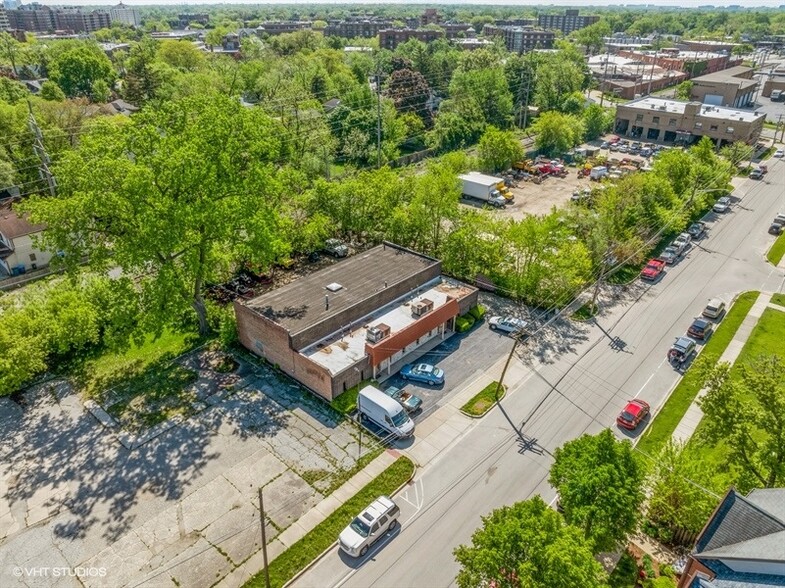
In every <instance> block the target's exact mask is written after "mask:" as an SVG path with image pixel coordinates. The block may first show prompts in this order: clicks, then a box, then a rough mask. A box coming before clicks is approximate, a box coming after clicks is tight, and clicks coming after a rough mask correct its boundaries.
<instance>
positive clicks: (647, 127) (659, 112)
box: [614, 97, 766, 145]
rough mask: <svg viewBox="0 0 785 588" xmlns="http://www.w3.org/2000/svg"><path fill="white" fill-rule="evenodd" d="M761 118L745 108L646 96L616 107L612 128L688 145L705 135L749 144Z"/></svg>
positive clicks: (757, 132) (758, 130)
mask: <svg viewBox="0 0 785 588" xmlns="http://www.w3.org/2000/svg"><path fill="white" fill-rule="evenodd" d="M765 118H766V115H765V114H757V113H755V112H750V111H747V110H736V109H733V108H724V107H722V106H709V105H705V104H701V103H700V102H679V101H676V100H663V99H661V98H650V97H646V98H641V99H639V100H634V101H633V102H628V103H627V104H619V105H618V106H617V107H616V123H615V125H614V130H615V132H616V133H618V134H620V135H624V136H625V137H633V138H636V139H640V140H641V141H647V140H648V141H664V142H666V143H670V142H674V143H679V144H685V145H689V144H692V143H694V142H696V141H698V140H699V139H700V138H701V137H709V138H710V139H712V140H713V141H715V142H717V144H718V145H722V144H724V143H733V142H735V141H743V142H744V143H748V144H753V143H755V142H756V141H757V140H758V137H760V133H761V130H762V129H763V121H764V120H765Z"/></svg>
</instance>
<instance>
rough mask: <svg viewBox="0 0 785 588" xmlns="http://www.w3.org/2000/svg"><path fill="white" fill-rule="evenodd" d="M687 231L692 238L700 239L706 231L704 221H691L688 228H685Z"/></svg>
mask: <svg viewBox="0 0 785 588" xmlns="http://www.w3.org/2000/svg"><path fill="white" fill-rule="evenodd" d="M687 232H688V233H689V234H690V237H692V238H693V239H700V238H701V237H703V235H704V234H705V233H706V223H704V222H703V221H698V222H696V223H692V224H691V225H690V228H689V229H687Z"/></svg>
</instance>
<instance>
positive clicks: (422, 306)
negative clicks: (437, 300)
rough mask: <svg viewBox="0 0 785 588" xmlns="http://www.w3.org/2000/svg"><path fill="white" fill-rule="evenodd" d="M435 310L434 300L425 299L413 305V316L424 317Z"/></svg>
mask: <svg viewBox="0 0 785 588" xmlns="http://www.w3.org/2000/svg"><path fill="white" fill-rule="evenodd" d="M432 310H433V300H429V299H427V298H423V299H421V300H418V301H417V302H414V303H413V304H412V316H422V315H424V314H426V313H429V312H431V311H432Z"/></svg>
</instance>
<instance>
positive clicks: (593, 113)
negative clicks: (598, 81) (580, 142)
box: [583, 103, 614, 141]
mask: <svg viewBox="0 0 785 588" xmlns="http://www.w3.org/2000/svg"><path fill="white" fill-rule="evenodd" d="M613 119H614V116H613V114H612V113H609V112H608V111H607V110H605V109H604V108H603V107H602V106H600V105H599V104H594V103H593V104H589V105H588V106H587V107H586V109H585V110H584V111H583V124H584V125H585V127H586V131H585V133H584V135H583V137H584V139H585V140H586V141H593V140H594V139H597V138H598V137H600V136H601V135H604V134H605V133H607V132H608V131H609V130H610V129H611V125H613Z"/></svg>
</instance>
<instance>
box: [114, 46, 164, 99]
mask: <svg viewBox="0 0 785 588" xmlns="http://www.w3.org/2000/svg"><path fill="white" fill-rule="evenodd" d="M155 59H156V45H155V41H153V40H152V39H149V38H145V39H143V40H142V41H140V42H139V43H135V44H134V45H133V46H132V47H131V50H130V52H129V54H128V59H127V60H126V63H125V77H124V79H123V87H122V91H123V97H124V98H125V99H126V100H128V101H129V102H131V104H135V105H136V106H140V107H141V106H143V105H144V104H145V103H147V102H148V101H149V100H152V99H153V98H154V97H155V96H156V94H157V92H158V88H159V87H160V85H161V74H160V72H159V70H158V68H157V67H156V63H155Z"/></svg>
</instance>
